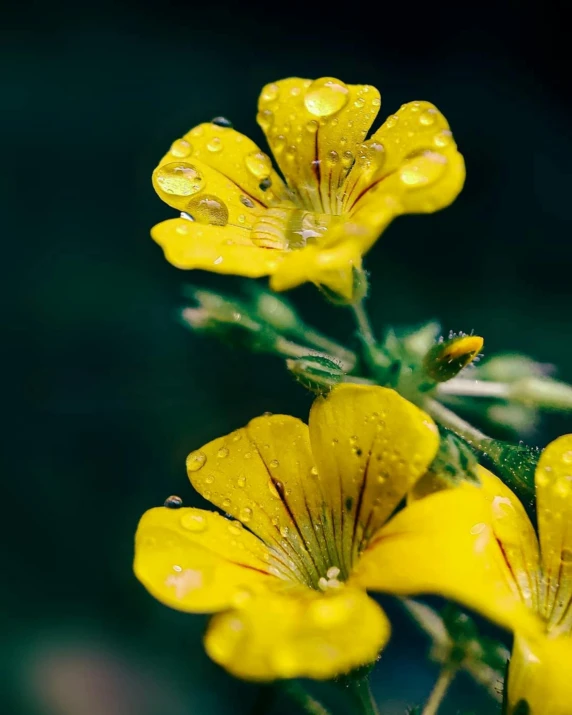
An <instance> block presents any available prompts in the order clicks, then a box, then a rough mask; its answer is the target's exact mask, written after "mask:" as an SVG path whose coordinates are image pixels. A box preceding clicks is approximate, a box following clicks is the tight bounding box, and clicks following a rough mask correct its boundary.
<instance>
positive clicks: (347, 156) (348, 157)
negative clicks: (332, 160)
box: [342, 151, 354, 168]
mask: <svg viewBox="0 0 572 715" xmlns="http://www.w3.org/2000/svg"><path fill="white" fill-rule="evenodd" d="M353 161H354V155H353V154H352V153H351V151H344V153H343V154H342V164H343V166H345V167H346V168H348V167H350V166H351V165H352V164H353Z"/></svg>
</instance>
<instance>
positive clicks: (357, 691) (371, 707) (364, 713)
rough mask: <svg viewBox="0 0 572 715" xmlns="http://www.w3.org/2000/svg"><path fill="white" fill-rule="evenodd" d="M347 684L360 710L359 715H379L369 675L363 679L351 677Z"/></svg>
mask: <svg viewBox="0 0 572 715" xmlns="http://www.w3.org/2000/svg"><path fill="white" fill-rule="evenodd" d="M345 684H346V686H347V688H348V689H349V691H350V693H351V695H352V697H353V700H354V702H355V703H356V705H358V707H359V708H360V710H359V715H379V710H378V709H377V705H376V704H375V700H374V699H373V694H372V692H371V687H370V683H369V675H365V676H363V677H361V678H355V677H354V678H352V677H351V676H349V677H348V678H347V681H346V683H345Z"/></svg>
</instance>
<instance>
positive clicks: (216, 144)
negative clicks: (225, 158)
mask: <svg viewBox="0 0 572 715" xmlns="http://www.w3.org/2000/svg"><path fill="white" fill-rule="evenodd" d="M207 149H208V150H209V151H212V152H217V151H220V150H221V149H222V142H221V140H220V139H219V138H218V137H213V138H212V139H211V140H210V141H209V142H208V143H207Z"/></svg>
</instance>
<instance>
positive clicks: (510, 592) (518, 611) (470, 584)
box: [352, 488, 540, 633]
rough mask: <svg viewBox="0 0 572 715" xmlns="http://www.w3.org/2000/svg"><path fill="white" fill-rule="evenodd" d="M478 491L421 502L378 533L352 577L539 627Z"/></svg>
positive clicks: (523, 627)
mask: <svg viewBox="0 0 572 715" xmlns="http://www.w3.org/2000/svg"><path fill="white" fill-rule="evenodd" d="M489 521H490V507H489V505H488V503H487V502H486V500H485V499H483V498H482V497H480V496H479V494H478V492H477V490H476V489H474V488H471V489H449V490H445V491H442V492H438V493H436V494H432V495H431V496H428V497H426V498H424V499H421V500H420V501H417V502H414V503H413V504H411V505H410V506H407V507H406V508H405V509H403V511H401V512H399V513H398V514H397V515H396V516H395V517H394V518H393V519H391V521H390V522H389V523H388V524H386V525H385V526H383V527H382V528H381V529H380V530H379V532H378V533H377V534H376V536H375V537H374V539H373V540H372V542H371V543H370V544H369V546H368V547H367V550H366V551H365V552H364V554H363V555H362V557H361V559H360V560H359V562H358V564H357V566H356V568H355V574H354V576H353V577H352V581H355V582H357V583H358V584H360V585H362V586H364V587H366V588H371V589H374V590H378V591H386V592H388V593H394V594H398V595H416V594H422V593H426V594H437V595H441V596H445V598H451V599H453V600H455V601H459V602H460V603H462V604H463V605H465V606H468V607H469V608H472V609H474V610H476V611H479V612H480V613H482V614H483V615H485V616H486V617H487V618H489V619H491V620H493V621H495V622H497V623H499V624H501V625H503V626H505V627H508V628H511V629H513V630H514V629H518V630H519V631H521V632H533V633H536V632H538V631H539V629H540V622H539V621H538V620H537V619H536V617H535V616H534V614H533V613H532V612H531V611H529V610H528V609H527V608H526V606H525V605H524V604H523V602H522V600H521V598H520V593H519V591H518V587H517V585H516V583H515V582H514V579H513V577H512V574H511V572H510V569H509V568H508V566H507V564H506V561H505V559H504V557H503V554H502V551H501V549H500V548H499V546H498V543H497V541H496V539H495V537H494V533H493V530H492V528H491V527H490V526H489V523H488V522H489Z"/></svg>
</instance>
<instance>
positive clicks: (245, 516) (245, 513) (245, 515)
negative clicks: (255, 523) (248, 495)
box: [240, 506, 252, 524]
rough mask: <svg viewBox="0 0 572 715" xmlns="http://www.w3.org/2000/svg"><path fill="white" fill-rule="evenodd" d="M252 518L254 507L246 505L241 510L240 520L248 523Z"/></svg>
mask: <svg viewBox="0 0 572 715" xmlns="http://www.w3.org/2000/svg"><path fill="white" fill-rule="evenodd" d="M251 519H252V509H251V508H250V507H249V506H245V507H243V508H242V509H241V510H240V520H241V521H242V522H243V523H245V524H246V523H247V522H249V521H250V520H251Z"/></svg>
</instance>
